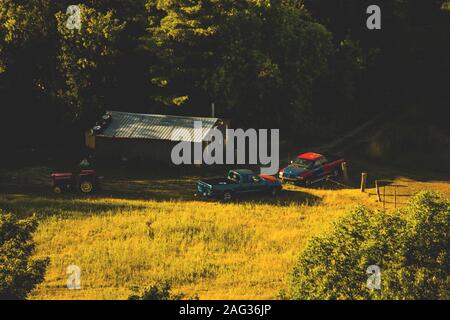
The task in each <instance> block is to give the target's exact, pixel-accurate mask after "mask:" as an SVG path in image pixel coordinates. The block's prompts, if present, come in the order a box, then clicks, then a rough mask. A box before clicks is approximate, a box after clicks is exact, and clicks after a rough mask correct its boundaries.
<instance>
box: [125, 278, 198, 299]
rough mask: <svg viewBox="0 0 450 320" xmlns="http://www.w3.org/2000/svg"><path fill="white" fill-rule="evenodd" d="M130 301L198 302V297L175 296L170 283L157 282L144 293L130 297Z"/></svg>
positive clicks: (181, 294)
mask: <svg viewBox="0 0 450 320" xmlns="http://www.w3.org/2000/svg"><path fill="white" fill-rule="evenodd" d="M128 300H161V301H167V300H198V297H196V296H194V297H186V295H185V294H183V293H179V294H173V293H172V286H171V284H170V282H168V281H162V282H157V283H155V284H153V285H150V286H148V287H147V288H145V289H144V290H143V291H142V293H140V294H134V295H131V296H130V297H128Z"/></svg>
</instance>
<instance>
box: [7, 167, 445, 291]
mask: <svg viewBox="0 0 450 320" xmlns="http://www.w3.org/2000/svg"><path fill="white" fill-rule="evenodd" d="M143 176H144V175H143ZM195 179H196V178H180V179H179V180H178V181H177V180H176V179H169V183H168V184H167V185H166V187H164V186H165V183H164V179H159V178H158V179H150V178H145V177H143V178H142V179H141V180H139V183H137V182H135V181H134V180H136V179H134V178H130V179H128V180H127V179H119V178H114V179H113V178H111V181H110V182H109V181H106V183H105V184H106V185H107V186H108V189H109V190H111V194H108V192H106V193H102V195H101V196H99V197H95V198H91V199H87V198H82V197H77V196H66V197H53V196H51V195H49V194H47V193H45V192H39V193H34V194H33V192H27V193H20V194H12V193H10V194H3V195H0V208H3V209H6V210H8V211H11V212H13V213H15V214H18V215H22V216H26V215H30V214H33V213H35V214H37V216H38V217H39V219H40V222H41V223H40V227H39V229H38V232H37V234H36V235H35V240H36V243H37V252H36V255H37V256H48V257H50V259H51V263H50V265H49V267H48V270H47V275H46V279H45V281H44V283H42V284H41V285H40V286H39V287H38V288H37V289H36V290H35V291H34V292H33V293H32V295H31V297H30V298H32V299H126V298H127V297H128V296H129V295H130V294H131V293H133V291H134V290H136V289H137V290H139V289H142V288H144V287H146V286H148V285H149V284H152V283H153V282H155V281H162V280H168V281H170V282H171V283H172V285H173V288H174V290H175V292H183V293H185V294H188V295H191V296H193V295H198V297H199V298H200V299H276V298H277V297H278V294H279V292H280V290H282V289H286V287H287V278H288V276H289V272H290V271H291V270H292V267H293V265H294V263H295V261H296V259H297V257H298V255H299V253H300V252H301V250H302V248H303V247H304V246H305V244H306V242H307V241H308V239H310V238H311V237H312V236H313V235H316V234H318V233H321V232H324V231H326V230H327V228H330V227H331V224H332V222H333V221H335V220H336V219H337V218H339V217H341V216H342V215H344V214H345V213H346V212H347V211H348V210H349V209H350V208H351V207H353V206H355V205H357V204H359V203H362V204H365V205H367V206H370V207H372V208H381V204H380V203H377V202H376V201H375V197H374V196H370V197H369V196H368V195H367V194H362V193H360V192H359V190H357V189H344V190H339V189H337V190H333V189H329V188H325V189H320V188H315V189H304V188H299V187H295V186H291V185H289V186H286V187H285V191H284V194H283V195H281V196H280V197H278V198H277V199H275V200H273V199H270V198H261V199H260V200H259V199H258V198H256V199H253V200H252V199H246V200H241V201H238V202H236V203H233V204H222V203H217V202H203V201H195V199H193V197H192V186H193V183H194V182H195ZM108 184H109V185H108ZM420 184H421V183H420ZM139 186H141V187H139ZM421 186H422V185H421ZM448 186H449V184H448V183H446V182H441V183H439V184H438V187H439V188H444V189H442V190H443V191H444V192H446V191H448ZM430 187H432V186H430V185H427V186H426V188H430ZM145 190H147V191H145ZM126 197H128V199H122V198H126ZM171 199H172V200H171ZM72 264H75V265H78V266H79V267H80V268H81V270H82V278H81V279H82V290H76V291H73V290H68V289H67V287H66V279H67V275H66V268H67V267H68V266H69V265H72Z"/></svg>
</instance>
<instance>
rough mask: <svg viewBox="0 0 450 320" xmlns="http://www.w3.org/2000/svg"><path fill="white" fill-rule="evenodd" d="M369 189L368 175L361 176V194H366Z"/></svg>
mask: <svg viewBox="0 0 450 320" xmlns="http://www.w3.org/2000/svg"><path fill="white" fill-rule="evenodd" d="M366 187H367V173H364V172H363V173H362V174H361V192H366Z"/></svg>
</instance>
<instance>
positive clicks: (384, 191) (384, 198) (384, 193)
mask: <svg viewBox="0 0 450 320" xmlns="http://www.w3.org/2000/svg"><path fill="white" fill-rule="evenodd" d="M383 209H386V186H384V187H383Z"/></svg>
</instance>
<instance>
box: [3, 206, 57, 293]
mask: <svg viewBox="0 0 450 320" xmlns="http://www.w3.org/2000/svg"><path fill="white" fill-rule="evenodd" d="M36 228H37V220H36V219H35V218H34V217H32V218H29V219H24V220H18V219H17V217H15V216H13V215H12V214H9V213H5V212H3V211H2V210H0V300H5V299H11V300H20V299H25V298H26V297H27V295H28V294H29V293H30V292H31V290H33V289H34V288H35V287H36V285H38V284H39V283H41V282H42V281H43V280H44V275H45V269H46V267H47V265H48V263H49V261H48V259H33V258H32V256H33V253H34V248H35V245H34V242H33V240H32V236H33V233H34V232H35V231H36Z"/></svg>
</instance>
